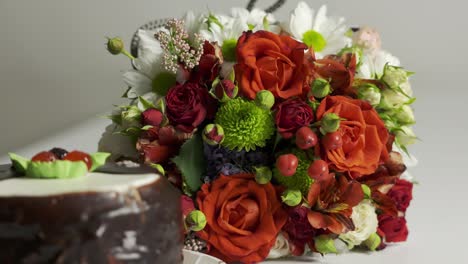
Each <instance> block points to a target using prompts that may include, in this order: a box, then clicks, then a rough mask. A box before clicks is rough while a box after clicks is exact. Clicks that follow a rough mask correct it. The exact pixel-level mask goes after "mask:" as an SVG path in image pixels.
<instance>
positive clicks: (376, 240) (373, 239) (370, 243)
mask: <svg viewBox="0 0 468 264" xmlns="http://www.w3.org/2000/svg"><path fill="white" fill-rule="evenodd" d="M381 243H382V239H381V238H380V236H379V235H378V234H377V233H374V234H372V235H371V236H370V237H369V238H368V239H367V240H366V241H364V245H365V246H366V247H367V248H368V249H369V250H371V251H375V250H376V249H377V248H378V247H379V246H380V244H381Z"/></svg>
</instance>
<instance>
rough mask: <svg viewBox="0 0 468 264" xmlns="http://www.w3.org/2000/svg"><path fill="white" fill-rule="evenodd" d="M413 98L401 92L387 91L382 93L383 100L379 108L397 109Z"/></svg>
mask: <svg viewBox="0 0 468 264" xmlns="http://www.w3.org/2000/svg"><path fill="white" fill-rule="evenodd" d="M409 100H411V98H409V97H408V96H406V95H405V94H402V93H400V92H399V91H394V90H392V89H385V90H383V91H382V98H381V100H380V104H379V107H380V108H383V109H390V110H391V109H395V108H399V107H401V106H402V105H404V104H406V103H407V102H408V101H409Z"/></svg>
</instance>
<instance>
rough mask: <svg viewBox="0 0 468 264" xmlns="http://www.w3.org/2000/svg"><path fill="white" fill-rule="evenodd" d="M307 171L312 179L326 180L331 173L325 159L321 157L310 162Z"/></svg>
mask: <svg viewBox="0 0 468 264" xmlns="http://www.w3.org/2000/svg"><path fill="white" fill-rule="evenodd" d="M307 173H308V174H309V177H311V178H312V179H314V180H317V181H320V180H325V179H326V178H327V177H328V175H329V174H330V171H329V170H328V164H327V163H326V162H325V161H324V160H321V159H320V160H315V161H314V162H312V163H311V164H310V166H309V169H308V170H307Z"/></svg>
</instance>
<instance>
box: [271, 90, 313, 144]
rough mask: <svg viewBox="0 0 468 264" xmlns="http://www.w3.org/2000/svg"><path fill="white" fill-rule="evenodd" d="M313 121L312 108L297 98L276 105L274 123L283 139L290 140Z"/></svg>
mask: <svg viewBox="0 0 468 264" xmlns="http://www.w3.org/2000/svg"><path fill="white" fill-rule="evenodd" d="M312 121H314V112H313V111H312V108H311V107H310V106H309V105H308V104H307V103H306V102H304V101H303V100H301V99H299V98H294V99H289V100H287V101H284V102H282V103H281V104H279V105H278V107H277V111H276V117H275V122H276V126H277V127H278V132H280V133H281V136H283V137H284V138H291V137H292V136H293V135H294V133H296V131H297V130H298V129H299V128H301V127H303V126H307V125H309V124H310V123H312Z"/></svg>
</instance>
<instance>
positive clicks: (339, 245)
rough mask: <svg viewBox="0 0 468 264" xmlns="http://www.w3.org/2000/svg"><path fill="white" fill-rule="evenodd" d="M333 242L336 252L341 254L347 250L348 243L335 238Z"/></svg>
mask: <svg viewBox="0 0 468 264" xmlns="http://www.w3.org/2000/svg"><path fill="white" fill-rule="evenodd" d="M333 243H334V244H335V248H336V252H338V254H343V253H346V252H348V251H349V248H348V245H347V244H346V243H345V242H343V240H341V239H335V240H334V241H333Z"/></svg>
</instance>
